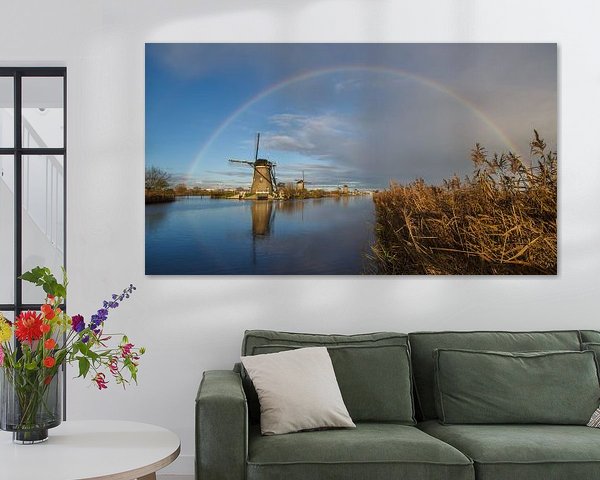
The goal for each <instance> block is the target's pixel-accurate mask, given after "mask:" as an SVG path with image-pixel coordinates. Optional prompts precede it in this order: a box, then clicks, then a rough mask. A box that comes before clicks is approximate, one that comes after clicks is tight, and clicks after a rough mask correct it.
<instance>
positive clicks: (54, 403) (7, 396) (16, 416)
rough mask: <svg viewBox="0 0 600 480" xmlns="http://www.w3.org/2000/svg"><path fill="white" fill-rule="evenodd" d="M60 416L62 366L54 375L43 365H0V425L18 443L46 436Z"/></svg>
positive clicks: (41, 440)
mask: <svg viewBox="0 0 600 480" xmlns="http://www.w3.org/2000/svg"><path fill="white" fill-rule="evenodd" d="M61 419H62V368H59V369H57V371H56V372H55V374H54V375H53V376H49V375H47V371H44V370H43V369H34V370H27V369H16V370H15V369H11V368H6V367H4V368H2V367H0V429H2V430H5V431H8V432H13V441H14V442H15V443H19V444H32V443H40V442H43V441H45V440H47V439H48V429H49V428H53V427H56V426H58V425H60V422H61Z"/></svg>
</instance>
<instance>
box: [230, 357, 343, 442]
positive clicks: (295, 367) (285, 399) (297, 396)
mask: <svg viewBox="0 0 600 480" xmlns="http://www.w3.org/2000/svg"><path fill="white" fill-rule="evenodd" d="M242 364H243V365H244V368H246V370H247V372H248V375H249V376H250V378H251V379H252V383H253V384H254V386H255V387H256V392H257V393H258V397H259V400H260V411H261V417H260V428H261V431H262V434H263V435H279V434H283V433H290V432H297V431H299V430H309V429H315V428H335V427H354V423H353V422H352V419H351V418H350V415H349V413H348V409H347V408H346V405H344V400H343V399H342V393H341V392H340V389H339V386H338V383H337V379H336V378H335V372H334V370H333V365H332V363H331V358H330V356H329V353H328V352H327V349H326V348H325V347H309V348H299V349H297V350H291V351H286V352H277V353H270V354H265V355H250V356H247V357H242Z"/></svg>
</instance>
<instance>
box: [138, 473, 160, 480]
mask: <svg viewBox="0 0 600 480" xmlns="http://www.w3.org/2000/svg"><path fill="white" fill-rule="evenodd" d="M137 480H156V473H154V472H153V473H149V474H148V475H144V476H143V477H140V478H138V479H137Z"/></svg>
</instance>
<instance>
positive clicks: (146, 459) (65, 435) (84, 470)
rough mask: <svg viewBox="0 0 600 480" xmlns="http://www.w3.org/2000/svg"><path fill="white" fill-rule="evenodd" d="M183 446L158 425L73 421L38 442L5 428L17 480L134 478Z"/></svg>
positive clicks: (10, 474)
mask: <svg viewBox="0 0 600 480" xmlns="http://www.w3.org/2000/svg"><path fill="white" fill-rule="evenodd" d="M179 449H180V442H179V438H178V437H177V435H175V434H174V433H173V432H170V431H169V430H167V429H165V428H162V427H157V426H155V425H149V424H146V423H137V422H124V421H104V420H92V421H68V422H63V423H62V424H60V425H59V426H58V427H56V428H52V429H50V430H48V440H47V441H45V442H43V443H37V444H34V445H17V444H14V443H13V442H12V433H10V432H2V431H0V459H1V460H0V470H2V477H3V478H4V475H5V474H7V477H6V478H10V479H11V480H35V479H38V478H39V479H43V480H84V479H85V480H91V479H105V480H109V479H110V480H133V479H135V478H138V477H143V476H144V475H148V474H150V473H152V472H156V471H157V470H159V469H161V468H163V467H165V466H167V465H168V464H169V463H171V462H172V461H173V460H175V459H176V458H177V456H178V455H179Z"/></svg>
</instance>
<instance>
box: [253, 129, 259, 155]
mask: <svg viewBox="0 0 600 480" xmlns="http://www.w3.org/2000/svg"><path fill="white" fill-rule="evenodd" d="M259 143H260V132H257V133H256V150H255V152H254V161H255V162H256V160H258V145H259Z"/></svg>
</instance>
